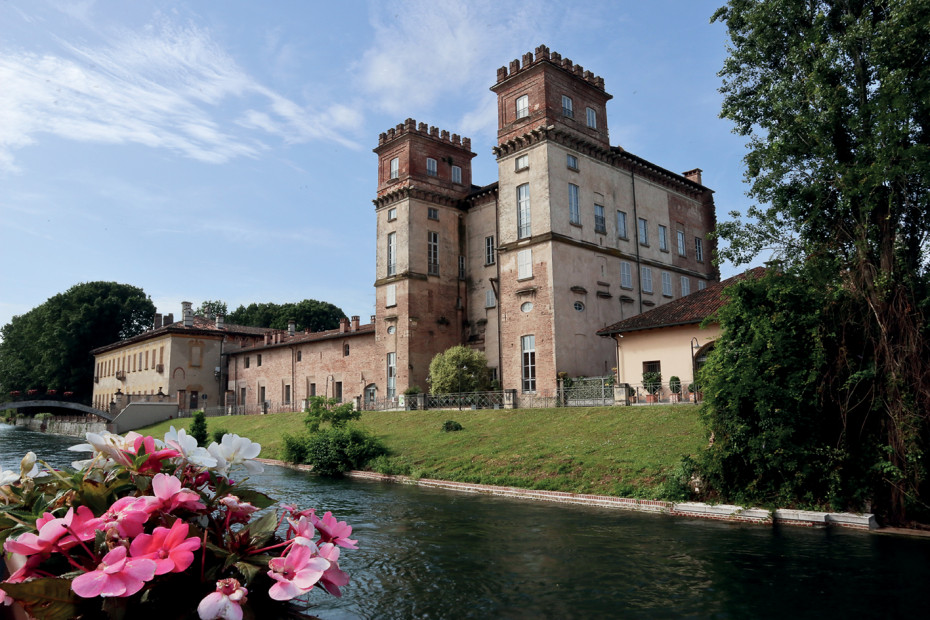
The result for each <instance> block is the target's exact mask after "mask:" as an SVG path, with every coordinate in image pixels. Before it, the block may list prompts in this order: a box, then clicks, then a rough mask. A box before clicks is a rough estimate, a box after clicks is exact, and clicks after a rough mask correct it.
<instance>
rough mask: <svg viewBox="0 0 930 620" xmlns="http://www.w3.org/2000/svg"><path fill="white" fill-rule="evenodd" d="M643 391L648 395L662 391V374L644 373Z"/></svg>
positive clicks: (654, 372)
mask: <svg viewBox="0 0 930 620" xmlns="http://www.w3.org/2000/svg"><path fill="white" fill-rule="evenodd" d="M643 389H645V390H646V391H647V392H649V393H650V394H655V393H656V392H658V391H659V390H660V389H662V373H661V372H656V371H649V372H644V373H643Z"/></svg>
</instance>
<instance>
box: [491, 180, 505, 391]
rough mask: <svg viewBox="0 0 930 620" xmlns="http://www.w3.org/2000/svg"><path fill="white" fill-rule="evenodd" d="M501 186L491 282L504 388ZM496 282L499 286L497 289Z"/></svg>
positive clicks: (495, 221) (499, 379) (499, 363)
mask: <svg viewBox="0 0 930 620" xmlns="http://www.w3.org/2000/svg"><path fill="white" fill-rule="evenodd" d="M500 197H501V196H500V187H498V189H497V200H495V201H494V238H495V239H496V240H497V241H496V245H495V246H494V254H495V255H496V256H495V257H494V268H495V271H496V272H497V277H495V278H494V280H493V281H492V282H491V290H493V291H494V296H495V297H496V298H497V307H496V308H495V310H496V314H497V380H498V381H499V382H500V384H501V389H502V390H503V389H504V345H503V340H504V338H503V332H502V331H501V329H502V328H501V305H502V304H503V303H504V302H503V300H502V299H501V295H500V285H501V260H500V252H498V251H497V248H498V246H500V243H501V231H500V223H501V220H500ZM495 282H496V283H497V287H496V289H495V286H494V284H495Z"/></svg>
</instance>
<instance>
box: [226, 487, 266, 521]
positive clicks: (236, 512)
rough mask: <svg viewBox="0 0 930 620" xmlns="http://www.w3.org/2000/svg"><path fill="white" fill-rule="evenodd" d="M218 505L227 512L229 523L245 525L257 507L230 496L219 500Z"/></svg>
mask: <svg viewBox="0 0 930 620" xmlns="http://www.w3.org/2000/svg"><path fill="white" fill-rule="evenodd" d="M220 503H221V504H222V505H224V506H226V508H227V510H229V520H230V522H231V523H247V522H248V521H249V518H250V515H251V514H252V513H253V512H257V511H258V506H253V505H252V504H250V503H249V502H244V501H242V500H241V499H239V498H238V497H236V496H235V495H232V494H230V495H227V496H226V497H224V498H223V499H221V500H220Z"/></svg>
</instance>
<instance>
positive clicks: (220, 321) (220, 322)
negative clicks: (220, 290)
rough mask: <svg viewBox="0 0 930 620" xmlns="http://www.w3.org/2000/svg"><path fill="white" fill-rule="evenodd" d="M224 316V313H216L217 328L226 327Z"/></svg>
mask: <svg viewBox="0 0 930 620" xmlns="http://www.w3.org/2000/svg"><path fill="white" fill-rule="evenodd" d="M223 318H224V317H223V315H222V314H217V315H216V328H217V329H224V327H223V326H224V323H223Z"/></svg>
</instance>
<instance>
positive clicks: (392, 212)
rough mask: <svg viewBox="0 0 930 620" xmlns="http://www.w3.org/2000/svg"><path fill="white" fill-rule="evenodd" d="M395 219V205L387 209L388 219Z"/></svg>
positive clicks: (390, 220) (391, 220)
mask: <svg viewBox="0 0 930 620" xmlns="http://www.w3.org/2000/svg"><path fill="white" fill-rule="evenodd" d="M396 219H397V207H391V208H390V209H388V221H389V222H393V221H394V220H396Z"/></svg>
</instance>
